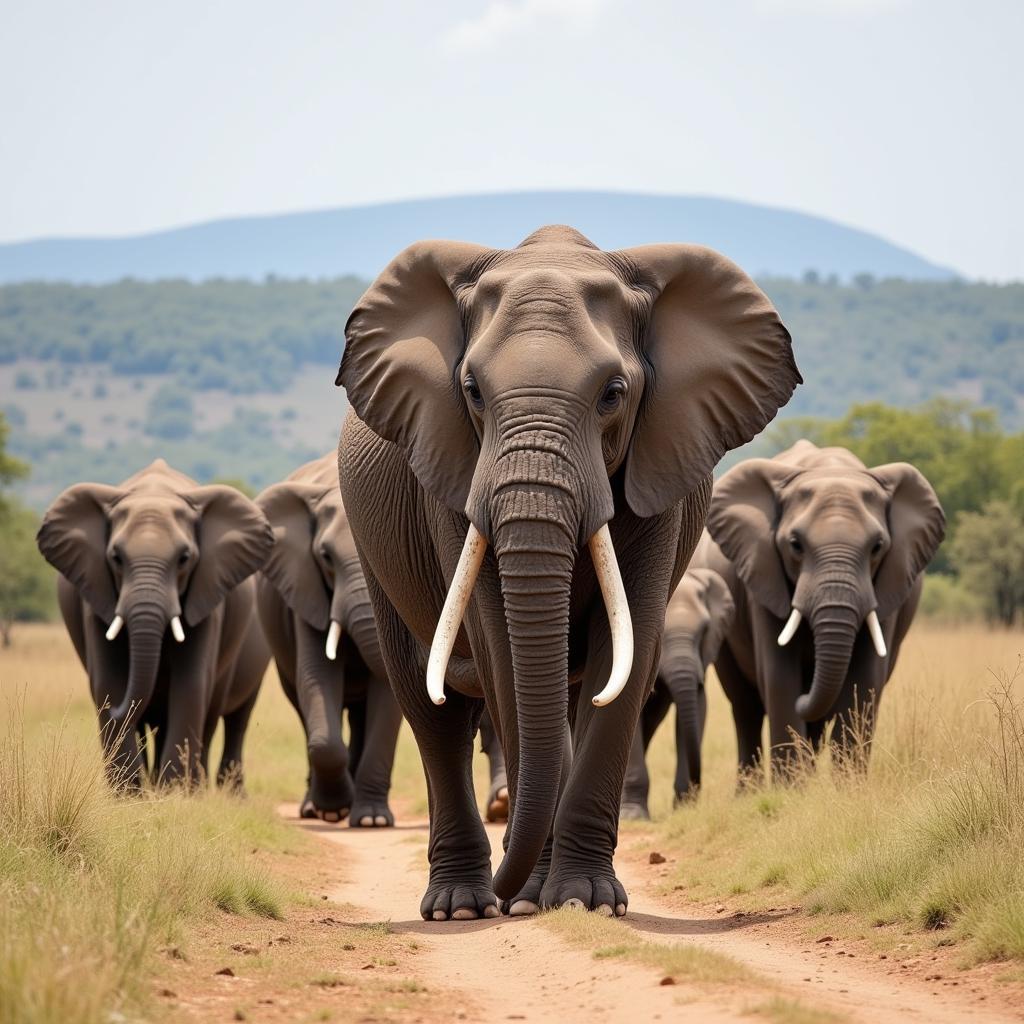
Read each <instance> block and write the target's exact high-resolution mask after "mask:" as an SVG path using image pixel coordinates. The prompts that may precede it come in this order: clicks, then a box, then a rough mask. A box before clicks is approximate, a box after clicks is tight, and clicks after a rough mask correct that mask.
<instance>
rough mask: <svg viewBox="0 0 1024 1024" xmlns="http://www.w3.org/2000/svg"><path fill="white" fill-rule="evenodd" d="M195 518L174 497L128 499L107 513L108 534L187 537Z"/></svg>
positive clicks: (142, 496)
mask: <svg viewBox="0 0 1024 1024" xmlns="http://www.w3.org/2000/svg"><path fill="white" fill-rule="evenodd" d="M198 521H199V514H198V513H197V512H196V510H195V509H194V508H192V506H191V505H189V504H188V502H186V501H185V500H184V499H182V498H180V497H177V496H176V495H159V496H158V495H128V496H127V497H125V498H123V499H122V500H121V501H119V502H118V503H117V504H116V505H115V506H114V507H113V509H111V513H110V526H111V533H127V534H129V535H131V536H134V535H142V534H160V535H165V536H173V537H177V536H181V535H186V536H187V535H191V534H192V533H193V532H194V530H195V526H196V523H197V522H198Z"/></svg>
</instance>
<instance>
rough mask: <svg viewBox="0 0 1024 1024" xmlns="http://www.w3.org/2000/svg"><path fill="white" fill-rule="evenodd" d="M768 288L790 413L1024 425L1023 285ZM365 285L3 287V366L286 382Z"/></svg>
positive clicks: (333, 347)
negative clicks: (950, 414)
mask: <svg viewBox="0 0 1024 1024" xmlns="http://www.w3.org/2000/svg"><path fill="white" fill-rule="evenodd" d="M761 283H762V285H763V286H764V288H765V290H766V291H767V292H768V294H769V295H770V296H771V298H772V299H773V301H774V302H775V304H776V305H777V306H778V308H779V311H780V312H781V313H782V316H783V319H784V320H785V321H786V323H787V325H788V326H789V328H790V331H791V332H792V334H793V338H794V344H795V347H796V351H797V354H798V361H799V363H800V368H801V370H802V372H803V375H804V379H805V381H806V386H805V387H803V388H800V389H799V390H798V391H797V394H796V396H795V398H794V400H793V402H792V403H791V406H790V407H789V409H788V410H787V411H788V413H790V414H794V413H795V414H802V415H816V416H829V417H838V416H841V415H843V413H844V412H845V410H846V409H847V408H848V407H849V406H850V405H851V404H852V403H855V402H861V401H882V402H886V403H888V404H890V405H895V406H910V405H914V404H916V403H918V402H921V401H924V400H925V399H927V398H929V397H931V396H933V395H936V394H948V395H951V396H954V397H962V398H967V399H969V400H971V401H973V402H974V403H976V404H979V405H984V406H987V407H991V408H994V409H996V410H997V412H998V413H999V415H1000V417H1001V419H1002V421H1003V422H1004V423H1006V424H1007V425H1008V426H1010V427H1024V401H1022V399H1021V397H1020V396H1021V395H1024V284H1008V285H993V284H979V283H968V282H964V281H941V282H935V281H904V280H900V279H884V280H876V279H874V278H872V277H871V276H870V275H866V274H862V275H859V276H858V277H856V278H855V279H854V280H853V281H852V282H850V283H848V284H842V283H840V282H838V281H837V280H835V279H827V280H822V279H820V278H819V277H818V276H817V275H816V274H814V273H808V274H807V275H805V276H804V278H803V280H800V281H795V280H788V279H782V278H770V279H765V280H763V281H762V282H761ZM365 286H366V282H365V281H362V280H359V279H358V278H355V277H343V278H336V279H330V280H319V281H308V280H281V279H276V278H268V279H266V280H264V281H262V282H251V281H233V280H211V281H205V282H202V283H192V282H189V281H182V280H172V281H157V282H142V281H133V280H126V281H121V282H119V283H117V284H109V285H101V286H94V285H70V284H47V283H34V284H18V285H7V286H4V287H0V362H13V361H17V360H20V359H36V360H39V359H42V360H46V361H48V362H50V363H52V364H53V365H54V366H55V367H69V366H71V367H73V366H74V365H76V364H81V363H105V364H109V365H110V367H111V369H112V370H113V372H114V373H117V374H129V375H130V374H142V373H160V374H169V375H171V377H172V378H173V379H174V381H175V382H176V383H177V384H179V385H180V386H182V387H184V388H187V389H189V390H193V391H195V390H198V391H202V390H207V389H211V388H226V389H227V390H229V391H233V392H236V393H251V392H256V391H280V390H283V389H284V388H286V387H287V386H288V384H289V382H290V381H291V379H292V377H293V375H294V373H295V371H296V370H297V369H298V368H299V367H300V366H302V365H303V364H305V363H319V364H327V365H336V364H337V361H338V358H339V356H340V354H341V351H342V346H343V341H344V339H343V333H344V325H345V319H346V317H347V316H348V313H349V311H350V310H351V308H352V306H353V304H354V303H355V301H356V300H357V299H358V297H359V295H360V294H361V293H362V291H363V289H364V288H365ZM37 376H38V374H37V373H34V371H33V370H31V369H29V368H25V369H24V370H22V371H19V373H18V379H17V381H16V385H17V387H19V388H21V389H24V390H30V389H31V388H32V387H33V386H35V385H38V384H39V381H38V380H37V379H35V378H36V377H37ZM55 379H58V380H59V379H60V378H59V375H58V376H57V377H56V378H55Z"/></svg>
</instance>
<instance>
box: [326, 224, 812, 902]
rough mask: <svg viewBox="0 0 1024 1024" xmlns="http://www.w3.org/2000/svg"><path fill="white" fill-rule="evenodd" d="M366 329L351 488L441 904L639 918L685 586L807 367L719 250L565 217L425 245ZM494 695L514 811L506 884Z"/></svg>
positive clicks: (357, 356)
mask: <svg viewBox="0 0 1024 1024" xmlns="http://www.w3.org/2000/svg"><path fill="white" fill-rule="evenodd" d="M346 336H347V345H346V348H345V353H344V357H343V359H342V363H341V368H340V371H339V375H338V382H339V383H341V384H344V385H345V387H346V388H347V391H348V398H349V402H350V403H351V406H352V411H351V412H350V414H349V416H348V418H347V420H346V422H345V425H344V427H343V429H342V435H341V439H340V443H339V453H338V457H339V471H340V478H341V487H342V494H343V497H344V500H345V507H346V508H347V509H348V513H349V518H350V521H351V523H352V530H353V533H354V534H355V537H356V542H357V545H358V547H359V551H360V555H361V557H362V559H363V566H364V570H365V572H366V577H367V583H368V584H369V588H370V597H371V599H372V601H373V604H374V609H375V612H376V615H377V621H378V625H379V626H380V629H381V641H382V646H383V652H384V660H385V662H386V664H387V667H388V672H389V675H390V677H391V681H392V684H393V685H394V687H395V691H396V694H397V696H398V699H399V702H400V703H401V705H402V710H403V711H404V712H405V715H406V717H407V718H408V720H409V722H410V724H411V726H412V729H413V732H414V734H415V736H416V740H417V742H418V744H419V748H420V753H421V755H422V758H423V762H424V767H425V771H426V775H427V781H428V791H429V797H430V842H429V847H428V855H429V861H430V877H429V882H428V886H427V891H426V894H425V895H424V897H423V900H422V903H421V905H420V911H421V914H422V915H423V917H424V918H426V919H431V918H432V919H434V920H445V919H448V918H458V919H462V918H473V917H477V916H479V915H484V916H493V915H494V914H497V913H498V912H499V909H498V904H497V902H496V899H495V894H497V895H498V896H499V897H501V898H502V900H505V901H508V907H509V910H510V912H512V913H516V914H518V913H529V912H533V911H535V910H536V909H537V908H538V906H540V905H544V906H558V905H561V904H572V905H582V906H584V907H587V908H591V909H596V910H599V911H601V912H602V913H616V914H624V913H625V911H626V893H625V891H624V889H623V887H622V885H621V883H620V882H619V880H618V879H617V878H616V877H615V872H614V869H613V866H612V858H613V853H614V850H615V845H616V839H617V832H618V811H619V798H620V795H621V793H622V781H623V775H624V772H625V768H626V761H627V758H628V756H629V747H630V741H631V739H632V736H633V732H634V729H635V727H636V723H637V720H638V718H639V714H640V707H641V705H642V704H643V701H644V699H645V697H646V696H647V694H648V692H649V691H650V688H651V686H652V685H653V682H654V673H655V670H656V668H657V664H658V655H659V647H660V639H661V631H662V626H663V624H664V619H665V606H666V604H667V603H668V598H669V595H670V594H671V593H672V591H673V590H674V588H675V585H676V583H677V582H678V581H679V577H680V576H681V575H682V572H683V569H684V567H685V566H686V564H687V562H688V561H689V557H690V554H691V552H692V549H693V547H694V545H695V544H696V542H697V538H698V537H699V535H700V530H701V527H702V525H703V522H704V517H705V512H706V508H707V505H708V502H709V500H710V494H711V483H710V473H711V470H712V467H713V466H714V465H715V463H716V462H717V461H718V459H719V458H720V457H721V456H722V454H723V453H724V452H725V451H726V450H727V449H729V448H732V447H735V446H737V445H739V444H741V443H743V442H744V441H745V440H746V439H747V438H750V437H751V436H753V435H754V434H756V433H757V432H758V431H759V430H761V429H762V428H763V426H764V425H765V424H766V423H767V422H768V421H769V420H770V419H771V418H772V416H774V414H775V412H776V410H777V409H778V407H779V406H780V405H781V404H783V403H784V402H786V401H787V400H788V399H789V396H790V395H791V393H792V391H793V389H794V387H795V386H796V384H797V383H798V382H799V374H798V372H797V369H796V365H795V364H794V362H793V358H792V352H791V345H790V338H789V334H788V332H787V331H786V329H785V327H784V326H783V324H782V323H781V321H780V319H779V317H778V314H777V313H776V311H775V309H774V308H773V307H772V305H771V303H770V302H769V301H768V299H767V298H766V297H765V296H764V294H763V293H762V292H761V291H760V290H759V289H758V288H757V286H756V285H755V284H754V283H753V281H751V280H750V278H748V277H747V276H746V275H745V274H744V273H743V272H742V271H741V270H740V269H739V268H738V267H737V266H735V264H733V263H731V262H730V261H729V260H727V259H725V258H724V257H722V256H720V255H719V254H717V253H714V252H712V251H711V250H708V249H704V248H701V247H698V246H689V245H652V246H642V247H639V248H634V249H628V250H623V251H620V252H603V251H602V250H600V249H598V248H597V247H596V246H594V245H593V244H592V243H591V242H589V241H588V240H587V239H585V238H584V237H583V236H582V235H580V234H579V233H578V232H576V231H574V230H573V229H572V228H567V227H547V228H542V229H540V230H539V231H537V232H535V233H534V234H532V235H531V236H530V237H529V238H527V239H526V240H525V241H524V242H523V243H522V244H521V245H519V246H518V247H517V248H515V249H511V250H498V249H489V248H484V247H482V246H479V245H473V244H469V243H460V242H436V241H432V242H422V243H417V244H415V245H413V246H411V247H410V248H408V249H406V250H405V251H404V252H402V253H401V254H400V255H398V256H397V257H396V258H395V259H394V260H393V261H392V262H391V263H390V264H389V266H388V267H387V268H386V269H385V270H384V271H383V272H382V274H381V275H380V276H379V277H378V278H377V280H376V282H374V284H373V285H372V286H371V287H370V288H369V290H368V291H367V292H366V293H365V294H364V295H363V297H362V298H361V299H360V301H359V303H358V304H357V306H356V308H355V309H354V311H353V312H352V315H351V316H350V318H349V321H348V323H347V325H346ZM620 567H621V568H620ZM446 595H447V596H446ZM446 687H447V688H446ZM481 697H483V698H484V700H485V701H486V705H487V710H488V711H489V713H490V715H491V718H492V720H493V722H494V727H495V729H496V730H497V732H498V735H499V738H500V740H501V744H502V747H503V749H504V751H505V756H506V759H507V764H508V780H509V788H510V803H511V818H510V822H509V826H508V830H507V833H506V837H505V841H506V853H505V858H504V860H503V862H502V865H501V867H500V869H499V870H498V872H497V873H496V875H495V876H494V877H493V880H492V876H491V863H490V860H491V857H490V847H489V844H488V841H487V836H486V834H485V832H484V829H483V826H482V824H481V821H480V818H479V815H478V814H477V812H476V809H475V806H474V799H473V787H472V777H471V771H470V759H471V753H472V743H473V735H474V730H475V728H476V723H477V721H478V719H479V716H480V713H481V710H482V707H483V701H481V700H480V698H481ZM616 698H617V703H616V705H615V706H614V707H612V708H606V707H605V705H607V704H609V703H611V702H612V701H613V700H616ZM570 726H571V740H570Z"/></svg>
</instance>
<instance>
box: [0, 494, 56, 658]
mask: <svg viewBox="0 0 1024 1024" xmlns="http://www.w3.org/2000/svg"><path fill="white" fill-rule="evenodd" d="M38 526H39V521H38V519H37V517H36V515H35V513H34V512H32V511H31V510H30V509H27V508H25V507H24V506H23V505H22V504H21V503H20V502H18V501H16V500H14V499H8V501H7V503H6V506H5V508H4V511H3V513H2V516H0V532H2V535H3V543H2V544H0V644H2V645H3V646H4V647H10V645H11V627H12V626H13V624H14V623H15V622H40V621H43V620H46V619H49V618H52V616H53V608H54V585H53V570H52V569H51V568H50V567H49V566H48V565H47V564H46V562H45V560H44V559H43V556H42V555H41V554H39V549H38V548H37V547H36V529H37V528H38Z"/></svg>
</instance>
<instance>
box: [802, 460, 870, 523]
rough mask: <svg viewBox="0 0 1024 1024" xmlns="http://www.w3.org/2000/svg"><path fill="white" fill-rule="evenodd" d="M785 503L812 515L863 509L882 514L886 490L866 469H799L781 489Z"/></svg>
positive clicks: (861, 514) (856, 512) (854, 511)
mask: <svg viewBox="0 0 1024 1024" xmlns="http://www.w3.org/2000/svg"><path fill="white" fill-rule="evenodd" d="M783 500H784V503H785V504H787V505H788V506H791V507H792V508H793V510H794V511H808V512H810V513H812V514H813V515H815V516H820V515H824V514H827V513H829V512H848V513H854V514H856V515H857V517H858V518H861V517H863V515H864V513H865V512H870V513H872V514H881V515H882V517H883V518H884V512H885V504H886V498H885V492H884V490H883V489H882V487H881V485H880V484H879V483H878V482H877V481H876V480H874V478H873V477H871V476H870V474H868V473H863V472H851V473H843V474H837V473H835V472H829V471H810V472H807V473H801V474H800V475H799V476H798V477H797V478H796V479H795V480H793V481H792V482H791V483H790V484H789V485H788V486H787V488H786V489H785V491H784V493H783Z"/></svg>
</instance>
